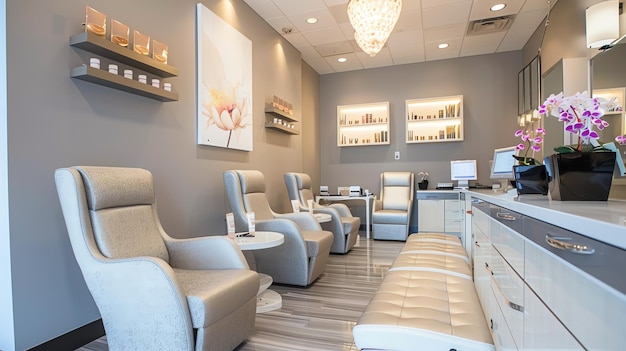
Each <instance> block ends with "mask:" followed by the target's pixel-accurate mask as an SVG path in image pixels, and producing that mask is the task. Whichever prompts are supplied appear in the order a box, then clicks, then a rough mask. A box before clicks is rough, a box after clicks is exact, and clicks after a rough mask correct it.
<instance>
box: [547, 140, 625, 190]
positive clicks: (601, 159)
mask: <svg viewBox="0 0 626 351" xmlns="http://www.w3.org/2000/svg"><path fill="white" fill-rule="evenodd" d="M544 163H545V164H546V170H547V171H548V176H549V179H550V183H549V188H550V197H551V198H552V200H560V201H606V200H607V199H608V198H609V191H610V190H611V182H612V181H613V170H614V168H615V153H614V152H574V153H567V154H553V155H550V156H547V157H546V158H545V159H544Z"/></svg>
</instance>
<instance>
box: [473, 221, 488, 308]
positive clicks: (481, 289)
mask: <svg viewBox="0 0 626 351" xmlns="http://www.w3.org/2000/svg"><path fill="white" fill-rule="evenodd" d="M473 231H474V248H473V251H472V252H473V257H472V263H473V265H474V286H475V287H476V293H477V294H478V300H480V304H481V305H482V308H483V312H484V313H485V316H488V315H489V311H488V309H487V303H488V302H489V299H492V298H493V294H492V292H491V274H490V272H489V271H488V269H487V268H489V267H490V266H491V258H490V254H491V250H493V249H492V248H491V243H490V242H489V240H488V239H487V236H486V235H485V233H483V231H482V230H480V229H479V228H478V227H476V226H473Z"/></svg>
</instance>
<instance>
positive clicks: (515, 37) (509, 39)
mask: <svg viewBox="0 0 626 351" xmlns="http://www.w3.org/2000/svg"><path fill="white" fill-rule="evenodd" d="M545 16H546V10H536V11H529V12H521V13H519V14H518V15H517V17H516V18H515V21H513V24H512V25H511V28H509V30H508V32H507V33H506V35H505V36H504V39H503V40H502V43H501V44H500V46H499V47H498V52H501V51H511V50H521V49H522V48H523V47H524V45H525V44H526V42H527V41H528V38H530V37H531V36H532V35H533V33H534V32H535V30H536V28H537V27H538V26H539V25H541V24H542V23H543V21H544V19H545Z"/></svg>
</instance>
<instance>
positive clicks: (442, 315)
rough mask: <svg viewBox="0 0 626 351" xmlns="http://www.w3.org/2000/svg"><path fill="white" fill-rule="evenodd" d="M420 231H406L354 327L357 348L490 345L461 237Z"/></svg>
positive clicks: (481, 348)
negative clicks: (403, 241) (400, 247)
mask: <svg viewBox="0 0 626 351" xmlns="http://www.w3.org/2000/svg"><path fill="white" fill-rule="evenodd" d="M421 235H423V234H413V235H411V236H410V237H409V239H408V240H407V243H406V244H405V248H407V247H408V249H406V250H405V249H403V251H402V252H401V253H400V255H398V257H396V259H395V261H394V262H393V264H392V266H391V268H390V270H389V272H387V274H386V275H385V278H384V279H383V282H382V283H381V285H380V287H379V288H378V290H377V291H376V294H375V295H374V297H373V298H372V300H371V301H370V303H369V304H368V305H367V307H366V309H365V311H364V312H363V315H362V316H361V318H360V319H359V321H358V322H357V324H356V326H355V327H354V328H353V330H352V333H353V335H354V341H355V344H356V346H357V347H358V348H359V349H361V350H394V351H413V350H428V351H494V350H495V347H494V345H493V341H492V338H491V334H490V332H489V328H488V326H487V323H486V321H485V318H484V315H483V312H482V309H481V306H480V302H479V300H478V296H477V294H476V290H475V288H474V283H473V281H472V274H471V270H470V267H469V264H468V263H467V262H468V260H467V254H466V253H465V251H464V249H463V248H462V246H461V245H460V241H459V243H458V244H457V243H456V242H454V240H450V239H448V238H445V237H444V238H436V237H433V236H430V235H429V236H425V237H423V238H420V237H419V236H421ZM435 235H441V234H435ZM422 239H423V240H422ZM433 240H434V241H433ZM456 240H458V238H456ZM454 247H456V248H461V250H462V251H457V250H455V249H454Z"/></svg>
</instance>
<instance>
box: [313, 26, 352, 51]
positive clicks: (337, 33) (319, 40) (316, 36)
mask: <svg viewBox="0 0 626 351" xmlns="http://www.w3.org/2000/svg"><path fill="white" fill-rule="evenodd" d="M302 35H304V37H305V38H306V39H307V40H308V41H309V42H310V43H311V45H313V46H316V45H322V44H330V43H335V42H337V41H342V40H346V39H348V38H346V37H345V36H344V35H343V32H342V31H341V29H339V26H335V27H327V28H322V29H316V30H307V31H305V32H302Z"/></svg>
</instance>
